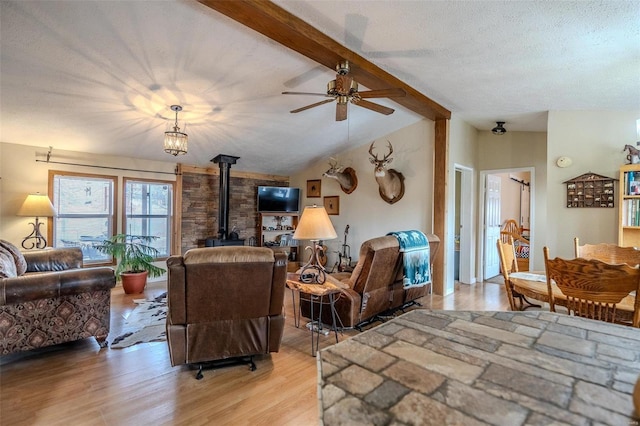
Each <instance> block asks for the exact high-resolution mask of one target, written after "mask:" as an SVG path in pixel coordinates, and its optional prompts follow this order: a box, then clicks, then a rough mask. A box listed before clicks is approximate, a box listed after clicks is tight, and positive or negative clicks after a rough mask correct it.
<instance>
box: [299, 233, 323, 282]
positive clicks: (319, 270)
mask: <svg viewBox="0 0 640 426" xmlns="http://www.w3.org/2000/svg"><path fill="white" fill-rule="evenodd" d="M311 242H312V243H313V247H311V246H307V247H305V250H311V256H309V261H308V262H307V263H305V264H304V265H303V266H302V268H300V281H302V282H303V283H305V284H324V282H325V281H326V280H327V271H326V270H325V269H324V266H322V263H321V262H320V256H321V253H322V246H321V245H320V244H319V241H316V240H312V241H311Z"/></svg>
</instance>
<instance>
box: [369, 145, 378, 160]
mask: <svg viewBox="0 0 640 426" xmlns="http://www.w3.org/2000/svg"><path fill="white" fill-rule="evenodd" d="M374 143H376V141H373V142H371V145H370V146H369V155H371V158H373V159H374V160H376V161H380V160H378V154H375V155H374V154H373V144H374Z"/></svg>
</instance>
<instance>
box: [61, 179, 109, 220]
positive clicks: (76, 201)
mask: <svg viewBox="0 0 640 426" xmlns="http://www.w3.org/2000/svg"><path fill="white" fill-rule="evenodd" d="M55 183H56V184H57V185H54V191H55V194H56V195H58V196H57V197H54V203H55V208H56V211H57V212H58V214H59V215H65V214H82V215H92V214H103V215H104V214H107V215H108V214H111V209H112V202H111V198H112V196H111V194H112V191H113V190H112V188H113V183H112V182H111V180H105V179H91V178H86V177H79V176H57V179H56V181H55Z"/></svg>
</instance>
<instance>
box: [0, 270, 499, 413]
mask: <svg viewBox="0 0 640 426" xmlns="http://www.w3.org/2000/svg"><path fill="white" fill-rule="evenodd" d="M165 289H166V283H164V282H159V283H150V284H149V285H148V286H147V290H146V291H145V297H147V298H152V297H155V296H157V295H159V294H160V293H162V292H164V291H165ZM141 297H142V296H140V295H136V296H131V295H125V294H124V293H123V292H122V290H121V288H116V289H114V290H113V292H112V313H111V322H112V324H111V333H110V335H109V341H111V340H112V339H113V338H114V337H115V336H118V334H119V332H120V331H121V330H122V327H123V322H124V319H125V318H126V317H127V316H128V315H129V314H130V313H131V311H132V310H133V308H134V306H135V305H134V303H133V302H132V299H134V298H141ZM421 302H422V304H423V306H422V308H426V309H434V310H439V309H444V310H452V309H455V310H507V309H508V302H507V299H506V295H505V292H504V289H503V286H502V285H501V284H498V283H491V282H485V283H480V284H476V285H471V286H469V285H464V284H461V285H456V291H455V293H454V294H452V295H450V296H447V297H441V296H434V295H431V296H426V297H424V298H423V299H422V300H421ZM285 310H286V314H287V320H286V326H285V331H284V338H283V342H282V347H281V348H280V352H278V353H274V354H271V355H269V356H261V357H257V358H256V364H257V366H258V369H257V370H256V371H253V372H251V371H249V370H248V368H247V367H246V366H234V367H227V368H223V369H218V370H205V373H204V375H205V376H204V379H203V380H196V379H195V378H194V376H195V371H194V370H191V369H190V368H189V367H187V366H181V367H171V364H170V362H169V354H168V350H167V343H166V342H153V343H145V344H139V345H135V346H132V347H129V348H126V349H110V348H107V349H100V347H99V346H98V344H97V343H96V342H95V340H94V339H85V340H82V341H78V342H73V343H68V344H62V345H57V346H54V347H51V348H45V349H42V350H38V351H31V352H26V353H20V354H11V355H7V356H4V357H1V358H0V424H1V425H3V426H6V425H65V426H69V425H151V424H153V425H296V426H300V425H317V424H318V420H317V419H318V405H317V396H316V386H317V383H316V358H314V357H312V356H311V354H310V349H311V348H310V346H311V342H310V337H309V331H308V330H307V329H306V328H304V327H302V328H299V329H298V328H296V327H295V326H294V324H293V309H292V304H291V294H290V293H289V291H288V290H287V293H286V294H285ZM303 324H304V319H303ZM374 326H375V324H374ZM357 333H358V332H357V331H355V330H350V331H346V332H345V333H344V334H343V335H342V336H340V339H346V338H348V337H349V336H352V335H354V334H357ZM332 339H334V337H333V336H332V335H331V336H328V337H323V336H321V338H320V340H321V343H320V345H321V348H322V347H326V346H328V345H330V344H331V343H332V342H335V340H332Z"/></svg>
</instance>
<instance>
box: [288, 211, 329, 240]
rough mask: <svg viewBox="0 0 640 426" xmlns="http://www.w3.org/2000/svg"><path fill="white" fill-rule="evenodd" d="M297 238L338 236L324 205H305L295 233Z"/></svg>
mask: <svg viewBox="0 0 640 426" xmlns="http://www.w3.org/2000/svg"><path fill="white" fill-rule="evenodd" d="M293 238H294V239H296V240H333V239H334V238H338V235H337V234H336V230H335V229H334V228H333V225H332V224H331V220H330V219H329V215H328V214H327V211H326V210H325V209H324V207H318V206H313V207H305V208H304V211H303V212H302V217H301V218H300V222H299V223H298V227H297V228H296V232H294V233H293Z"/></svg>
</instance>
